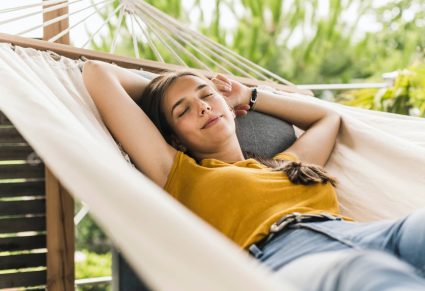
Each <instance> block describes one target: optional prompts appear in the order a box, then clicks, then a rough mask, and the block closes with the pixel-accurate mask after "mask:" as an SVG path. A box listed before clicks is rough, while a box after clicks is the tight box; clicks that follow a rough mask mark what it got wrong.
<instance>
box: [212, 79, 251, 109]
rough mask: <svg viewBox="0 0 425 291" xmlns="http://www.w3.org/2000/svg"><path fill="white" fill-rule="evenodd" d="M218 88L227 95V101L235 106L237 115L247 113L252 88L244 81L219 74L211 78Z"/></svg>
mask: <svg viewBox="0 0 425 291" xmlns="http://www.w3.org/2000/svg"><path fill="white" fill-rule="evenodd" d="M211 81H212V82H213V84H214V85H215V87H216V88H217V90H218V91H219V92H220V93H221V94H222V95H223V96H224V97H225V99H226V101H227V103H228V104H229V105H230V106H231V107H232V108H233V110H234V111H235V114H236V116H242V115H246V114H247V113H248V110H249V105H248V103H249V98H250V97H251V89H250V88H249V87H247V86H245V85H243V84H242V83H240V82H238V81H234V80H230V79H228V78H227V77H225V76H223V75H221V74H218V75H217V76H215V77H214V78H212V79H211Z"/></svg>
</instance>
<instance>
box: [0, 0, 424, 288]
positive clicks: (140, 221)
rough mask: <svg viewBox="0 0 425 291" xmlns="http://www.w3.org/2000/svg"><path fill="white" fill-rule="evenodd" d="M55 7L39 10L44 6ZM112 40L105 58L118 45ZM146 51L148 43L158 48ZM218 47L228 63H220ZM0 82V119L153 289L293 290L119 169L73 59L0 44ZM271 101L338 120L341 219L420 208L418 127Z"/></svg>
mask: <svg viewBox="0 0 425 291" xmlns="http://www.w3.org/2000/svg"><path fill="white" fill-rule="evenodd" d="M60 2H61V1H58V0H51V1H46V3H48V4H49V5H50V4H52V5H55V4H56V3H60ZM74 2H78V1H73V2H72V3H74ZM70 3H71V2H70ZM99 3H109V2H108V1H100V2H99ZM127 3H133V4H132V5H134V6H131V7H124V6H122V5H121V6H119V8H120V12H121V11H124V8H125V9H127V10H128V9H130V8H131V9H130V10H134V11H137V12H138V13H139V14H142V13H143V16H144V18H143V19H146V21H148V22H149V26H148V25H147V24H140V23H139V22H140V21H141V19H140V18H138V15H137V14H134V15H133V20H134V23H135V25H138V26H139V27H140V29H141V30H142V32H143V31H144V33H145V35H146V36H149V35H151V34H153V33H154V31H162V32H157V37H156V39H158V40H159V39H161V37H162V39H168V41H169V44H168V46H170V43H172V44H174V46H175V47H178V48H180V49H181V47H179V46H178V44H177V43H176V42H173V41H172V40H171V39H169V38H168V37H167V36H166V32H167V29H169V31H171V32H172V34H173V35H175V36H178V37H179V38H181V39H182V41H183V40H188V39H190V40H192V41H199V42H198V44H201V45H198V46H196V48H198V49H199V50H200V51H201V52H202V53H201V52H199V51H198V53H199V54H201V55H202V54H204V55H210V56H211V55H213V56H214V57H215V58H214V59H212V60H213V61H215V62H216V63H217V62H218V63H221V64H224V63H226V62H224V61H223V59H231V60H232V61H235V60H236V61H238V62H236V63H230V64H228V63H226V64H227V65H228V66H229V67H227V68H222V70H223V71H224V72H226V71H227V72H230V71H229V70H230V69H233V70H236V69H235V66H236V68H239V70H236V71H238V72H245V75H244V76H247V77H252V76H254V77H255V78H262V79H263V80H265V81H267V80H269V79H275V80H277V81H280V82H281V83H284V84H290V83H288V82H287V81H286V80H282V79H281V78H279V77H278V76H274V75H270V74H268V73H266V72H265V71H264V70H263V69H262V68H259V67H258V66H255V65H254V64H252V63H246V62H245V61H244V60H242V59H240V58H238V57H236V56H235V55H232V54H231V53H230V52H228V51H225V49H224V48H222V47H217V46H216V45H215V44H213V43H211V42H209V41H208V40H207V39H205V38H202V37H200V36H199V35H196V34H193V33H188V31H187V30H184V29H183V28H181V27H180V26H179V24H178V23H176V22H175V21H174V20H173V19H172V18H169V17H165V18H164V17H163V15H161V14H159V13H158V12H157V11H155V10H153V9H151V8H149V6H147V4H145V3H144V2H143V1H137V2H135V1H128V2H127ZM43 5H44V4H43ZM46 5H47V4H46ZM59 5H63V4H59ZM59 5H56V6H57V7H59ZM57 7H56V8H57ZM47 9H51V10H53V8H47ZM47 9H45V10H47ZM115 12H117V10H115ZM120 18H121V17H120ZM167 21H168V22H169V23H171V25H170V24H168V25H166V24H167ZM120 22H121V20H120ZM68 31H69V29H68ZM118 31H119V29H118ZM66 32H67V31H64V33H66ZM64 33H62V35H64ZM57 38H58V37H57V36H56V37H55V38H52V39H50V41H55V40H56V39H57ZM113 43H114V45H113V46H112V52H113V50H114V49H115V47H116V38H115V39H114V41H113ZM150 44H151V46H152V47H154V46H155V43H154V42H153V41H152V42H150ZM221 50H223V51H224V52H226V53H227V54H228V55H227V56H225V57H224V58H223V57H221V56H220V55H219V54H220V53H221ZM136 51H137V50H136V49H135V52H136ZM175 54H176V55H177V56H178V52H175ZM232 56H233V58H232ZM136 57H138V56H136ZM159 58H161V57H160V56H159ZM200 66H201V67H202V68H204V66H203V65H201V64H200ZM248 68H250V71H249V72H247V70H248ZM0 78H1V80H2V82H1V84H0V110H2V111H3V112H4V113H5V114H6V115H7V116H8V118H9V119H10V120H11V121H12V122H13V123H14V125H15V126H16V127H17V128H18V130H19V131H20V132H21V134H22V135H23V136H24V137H25V139H26V140H27V141H28V142H29V143H30V144H31V146H32V147H33V148H34V149H35V150H36V151H37V153H38V154H39V155H40V157H41V158H42V159H43V160H44V162H45V163H46V165H47V166H48V167H49V168H50V169H51V170H52V171H53V172H54V173H55V176H56V177H57V178H58V179H59V180H60V181H61V183H62V184H63V185H64V186H65V187H66V188H67V189H68V190H69V192H70V193H71V194H72V195H73V196H74V197H75V198H77V199H79V200H81V201H84V202H85V203H86V204H87V205H88V206H89V208H90V211H91V214H92V216H93V217H94V218H95V219H96V221H97V222H98V224H99V225H100V226H101V227H102V229H103V230H104V231H105V232H106V233H107V234H108V236H109V237H110V238H111V239H112V240H113V242H114V244H115V245H116V246H117V247H118V248H119V249H120V251H121V252H122V253H123V254H124V256H125V257H126V259H127V261H129V263H130V264H131V265H132V267H133V268H134V270H135V271H136V272H137V273H138V275H139V276H141V277H143V279H144V280H145V281H146V283H147V284H148V285H149V286H150V287H151V288H152V289H154V290H293V289H291V286H289V284H288V283H287V282H286V281H285V280H284V279H282V278H280V277H279V276H278V274H271V273H270V272H269V270H267V269H266V268H264V267H263V266H262V265H260V264H259V263H258V262H256V261H255V260H253V259H252V258H251V257H249V256H248V255H247V254H246V253H245V252H242V251H241V250H240V249H239V248H238V247H236V245H235V244H233V243H232V242H230V241H229V240H228V239H227V238H226V237H224V236H223V235H222V234H221V233H219V232H217V231H216V230H215V229H213V228H212V227H211V226H210V225H208V224H206V223H205V222H203V221H202V220H200V219H199V218H198V217H197V216H195V215H193V214H192V213H191V212H190V211H189V210H188V209H186V208H184V207H183V206H182V205H180V204H179V203H177V202H176V201H175V200H174V199H172V198H171V197H170V196H169V195H168V194H167V193H165V192H164V191H163V190H162V189H160V188H159V187H158V186H156V185H155V184H154V183H152V182H151V181H150V180H149V179H147V178H146V177H145V176H144V175H143V174H142V173H140V172H138V171H137V170H135V169H134V168H132V167H131V166H130V165H129V164H128V163H127V162H126V160H125V159H124V158H123V155H122V153H121V151H120V149H119V147H118V146H117V144H116V143H115V141H114V140H113V138H112V136H111V135H110V134H109V132H108V130H107V128H106V127H105V125H104V124H103V123H102V120H101V118H100V115H99V113H98V111H97V109H96V107H95V105H94V103H93V102H92V100H91V99H90V96H89V95H88V93H87V91H86V89H85V87H84V85H83V82H82V78H81V73H80V70H79V68H78V63H77V62H75V61H73V60H71V59H67V58H65V57H62V58H60V59H59V60H54V59H53V58H52V57H51V55H50V54H49V53H47V52H41V51H37V50H34V49H24V48H21V47H18V46H17V47H16V48H15V50H13V49H12V47H11V46H9V45H7V44H1V46H0ZM271 90H272V89H271ZM276 93H277V94H286V95H287V96H288V97H290V98H303V99H305V100H306V101H309V102H318V103H320V104H322V105H324V106H329V107H330V108H332V109H333V110H336V111H338V112H339V113H340V114H341V115H342V119H343V122H342V126H341V130H340V132H339V135H338V138H337V143H336V146H335V149H334V152H333V154H332V156H331V158H330V160H329V161H328V163H327V165H326V169H327V170H328V171H329V172H330V173H332V174H333V175H335V176H337V178H338V180H339V181H340V184H339V186H338V187H337V189H336V190H337V193H338V196H339V200H340V206H341V209H342V212H343V214H344V215H347V216H351V217H353V218H355V219H357V220H360V221H369V220H375V219H384V218H397V217H400V216H403V215H405V214H407V213H409V212H411V211H412V210H414V209H416V208H421V207H425V193H424V192H423V190H422V187H423V185H424V184H425V183H424V182H425V175H424V174H423V173H425V122H424V119H421V118H416V117H409V116H401V115H396V114H390V113H382V112H375V111H369V110H363V109H357V108H350V107H347V106H343V105H339V104H334V103H330V102H325V101H322V100H319V99H316V98H312V97H309V96H306V95H302V94H296V93H284V92H276ZM300 133H301V131H300V130H298V134H300Z"/></svg>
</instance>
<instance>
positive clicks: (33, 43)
mask: <svg viewBox="0 0 425 291" xmlns="http://www.w3.org/2000/svg"><path fill="white" fill-rule="evenodd" d="M0 42H6V43H12V44H15V45H17V46H21V47H31V48H34V49H37V50H50V51H53V52H55V53H57V54H59V55H62V56H65V57H67V58H70V59H79V58H81V57H83V56H84V57H86V58H87V59H92V60H100V61H104V62H110V63H115V64H117V65H119V66H121V67H124V68H128V69H143V70H145V71H148V72H152V73H160V72H163V71H181V70H188V68H186V67H182V66H178V65H173V64H164V63H161V62H155V61H151V60H140V59H135V58H130V57H124V56H117V55H113V54H110V53H104V52H95V51H92V50H87V49H81V48H75V47H72V46H69V45H63V44H58V43H50V42H45V41H42V40H37V39H28V38H23V37H19V36H14V35H9V34H5V33H0ZM190 70H191V71H195V72H197V73H199V74H202V75H204V76H206V77H208V78H211V77H213V76H214V75H215V74H214V73H211V72H207V71H204V70H198V69H190ZM231 78H232V79H235V80H238V81H240V82H241V83H243V84H245V85H247V86H259V85H267V86H270V87H272V88H275V89H277V90H282V91H286V92H294V93H301V94H306V95H311V96H312V95H313V93H312V92H311V91H310V90H304V89H300V88H297V87H296V86H289V85H282V84H276V83H273V82H267V81H259V80H255V79H249V78H245V77H233V76H232V77H231Z"/></svg>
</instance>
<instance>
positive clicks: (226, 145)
mask: <svg viewBox="0 0 425 291" xmlns="http://www.w3.org/2000/svg"><path fill="white" fill-rule="evenodd" d="M83 77H84V82H85V84H86V87H87V89H88V91H89V93H90V95H91V97H92V98H93V101H94V102H95V104H96V106H97V108H98V110H99V112H100V114H101V116H102V118H103V120H104V122H105V124H106V126H107V127H108V128H109V130H110V132H111V133H112V135H113V136H114V138H115V139H116V140H117V141H118V142H120V143H121V145H122V146H123V148H124V150H125V151H126V152H127V153H128V154H129V156H130V157H131V159H132V161H133V163H134V164H135V166H136V167H137V168H138V169H139V170H140V171H142V172H143V173H144V174H145V175H146V176H148V177H149V178H150V179H152V180H153V181H154V182H155V183H156V184H157V185H158V186H160V187H162V188H163V189H164V190H166V191H167V192H168V193H170V194H171V195H172V196H173V197H174V198H176V199H177V200H178V201H180V202H181V203H182V204H184V205H185V206H186V207H188V208H189V209H191V210H192V211H193V212H194V213H196V214H198V215H199V216H200V217H201V218H203V219H204V220H205V221H207V222H208V223H210V224H211V225H212V226H214V227H215V228H217V229H218V230H219V231H221V232H222V233H223V234H224V235H226V236H227V237H229V238H230V239H231V240H233V241H234V242H235V243H237V244H238V245H239V246H241V248H243V249H245V250H247V251H249V253H250V254H252V255H253V256H254V257H255V258H257V259H258V260H260V261H261V262H263V263H264V264H266V265H268V266H269V267H270V268H271V269H272V270H274V271H276V273H275V274H276V275H278V276H282V277H283V278H285V279H286V280H290V281H291V282H293V283H294V284H295V285H296V286H298V287H300V289H302V290H425V279H424V273H425V271H424V270H425V248H424V246H425V226H424V225H425V224H423V223H422V221H424V220H425V212H424V211H417V212H415V213H413V214H412V215H409V216H408V217H406V218H404V219H400V220H397V221H381V222H373V223H357V222H353V221H352V220H351V219H350V218H348V217H344V216H342V215H341V214H340V212H339V209H338V201H337V198H336V193H335V189H334V187H333V186H335V183H336V181H335V179H334V178H333V177H332V176H330V175H329V174H328V173H326V171H324V170H323V168H322V166H324V165H325V164H326V162H327V160H328V158H329V156H330V154H331V152H332V149H333V146H334V144H335V139H336V136H337V133H338V130H339V126H340V122H341V118H340V116H339V115H338V114H337V113H336V112H334V111H332V110H330V109H328V108H325V107H322V106H320V105H315V104H311V103H308V102H304V101H300V100H297V99H295V98H288V97H284V96H278V95H275V94H272V93H268V92H265V91H261V90H258V91H257V90H252V89H250V88H248V87H246V86H244V85H242V84H240V83H239V82H236V81H232V80H229V79H227V78H226V77H224V76H221V75H218V76H217V77H215V78H213V79H212V82H210V81H208V80H207V79H204V78H203V77H200V76H197V75H196V74H192V73H189V72H180V73H170V74H164V75H161V76H159V77H157V78H155V79H154V80H153V81H151V82H149V81H148V80H146V79H144V78H142V77H140V76H137V75H135V74H133V73H131V72H129V71H127V70H125V69H122V68H119V67H117V66H113V65H109V64H106V63H102V62H97V61H88V62H87V63H86V64H85V65H84V68H83ZM141 109H142V110H141ZM252 109H255V110H257V111H260V112H263V113H266V114H270V115H274V116H276V117H278V118H281V119H284V120H286V121H288V122H290V123H292V124H294V125H296V126H297V127H299V128H301V129H303V130H304V131H305V132H304V133H303V135H302V136H300V137H299V138H298V139H297V140H296V142H295V143H294V144H293V145H292V146H290V147H289V148H288V149H286V150H285V151H284V152H283V153H280V154H278V155H276V156H275V157H274V159H271V160H266V159H252V158H246V155H244V153H243V151H242V150H241V147H240V145H239V142H238V139H237V137H236V133H235V121H234V118H235V116H236V115H244V114H247V113H248V111H249V110H252ZM260 161H262V162H260ZM301 161H302V162H301Z"/></svg>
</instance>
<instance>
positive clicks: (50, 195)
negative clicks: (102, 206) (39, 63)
mask: <svg viewBox="0 0 425 291" xmlns="http://www.w3.org/2000/svg"><path fill="white" fill-rule="evenodd" d="M44 1H46V0H44ZM66 2H68V0H64V1H63V3H66ZM54 5H57V4H54ZM51 6H52V5H49V6H45V7H46V8H47V7H51ZM67 14H68V6H65V7H63V8H60V9H57V10H53V11H50V12H47V13H43V22H47V21H49V20H52V19H54V18H56V17H60V16H63V15H67ZM68 27H69V18H68V17H66V18H65V19H63V20H61V21H58V22H56V23H53V24H51V25H49V26H45V27H44V28H43V40H45V41H47V40H49V39H50V38H52V37H54V36H56V35H57V34H59V33H61V32H62V31H64V30H65V29H67V28H68ZM56 42H57V43H60V44H62V45H69V44H70V39H69V33H67V34H65V35H64V36H62V37H61V38H59V39H58V40H56ZM46 44H47V43H46ZM45 179H46V180H45V181H46V227H47V273H46V276H47V279H46V280H47V286H46V287H47V288H46V289H47V290H54V291H67V290H74V281H75V274H74V252H75V244H74V240H75V237H74V200H73V199H72V197H71V195H69V193H68V192H67V191H66V190H65V188H63V187H62V186H61V185H60V183H59V181H58V180H57V178H56V177H55V176H54V175H53V173H52V172H51V171H50V170H49V169H48V168H47V167H45Z"/></svg>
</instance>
